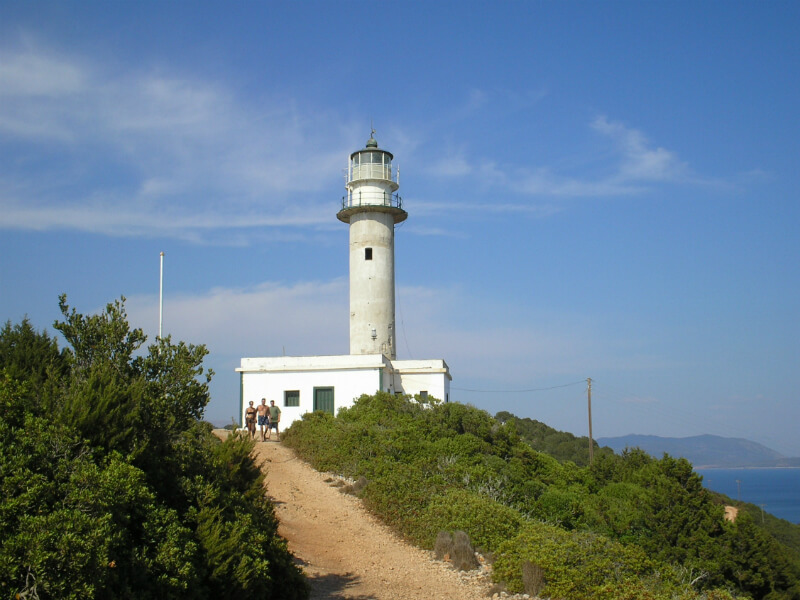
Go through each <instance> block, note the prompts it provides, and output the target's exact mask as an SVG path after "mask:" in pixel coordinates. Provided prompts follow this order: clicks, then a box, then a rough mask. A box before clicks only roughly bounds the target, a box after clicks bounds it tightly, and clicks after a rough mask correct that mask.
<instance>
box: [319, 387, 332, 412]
mask: <svg viewBox="0 0 800 600" xmlns="http://www.w3.org/2000/svg"><path fill="white" fill-rule="evenodd" d="M318 410H321V411H323V412H328V413H331V414H334V412H333V388H332V387H324V388H314V411H315V412H316V411H318Z"/></svg>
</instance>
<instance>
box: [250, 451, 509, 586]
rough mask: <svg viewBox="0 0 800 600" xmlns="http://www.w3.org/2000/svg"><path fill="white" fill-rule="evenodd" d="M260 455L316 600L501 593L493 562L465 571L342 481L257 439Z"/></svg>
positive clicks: (283, 524) (279, 513) (286, 533)
mask: <svg viewBox="0 0 800 600" xmlns="http://www.w3.org/2000/svg"><path fill="white" fill-rule="evenodd" d="M255 454H256V457H257V459H258V460H259V461H261V462H262V463H263V468H264V470H265V472H266V473H267V493H268V494H269V496H270V497H271V498H272V500H273V502H274V504H275V510H276V513H277V516H278V519H279V520H280V529H279V531H280V534H281V535H282V536H283V537H284V538H285V539H286V540H287V541H288V543H289V549H290V550H291V552H292V553H293V554H294V555H295V556H296V557H297V560H298V562H299V563H300V564H301V565H302V567H303V570H304V571H305V573H306V574H307V575H308V578H309V581H310V582H311V587H312V593H311V598H312V600H332V599H336V600H339V599H341V600H345V599H347V600H486V598H490V597H492V596H493V595H495V594H497V588H496V587H493V586H492V583H491V581H490V567H489V566H487V565H483V566H482V567H481V568H480V569H479V570H477V571H471V572H469V573H463V572H459V571H456V570H455V569H453V568H452V567H451V566H450V565H449V563H446V562H442V561H437V560H435V559H434V556H433V553H432V552H428V551H425V550H421V549H419V548H416V547H414V546H412V545H410V544H408V543H406V542H405V541H403V540H402V539H400V538H399V537H398V536H396V535H394V534H393V533H392V532H391V531H390V530H389V529H388V528H387V527H386V526H385V525H383V524H381V523H380V522H378V521H377V519H375V518H374V517H372V516H371V515H370V514H369V513H367V511H366V510H364V509H363V508H362V506H361V501H360V500H359V499H358V498H356V497H354V496H352V495H348V494H344V493H341V492H340V491H339V487H336V484H337V483H338V484H340V483H341V482H337V481H336V480H335V478H332V477H331V476H330V475H326V474H323V473H319V472H317V471H315V470H314V469H312V468H311V467H310V466H308V465H307V464H306V463H304V462H303V461H301V460H299V459H297V458H296V457H295V455H294V453H293V452H292V451H291V450H290V449H289V448H286V447H284V446H283V445H281V444H280V443H278V442H275V441H274V440H273V441H267V442H259V443H258V444H257V445H256V450H255ZM503 596H505V595H504V594H503ZM496 597H500V595H499V594H497V596H496ZM519 597H520V598H522V597H523V596H519Z"/></svg>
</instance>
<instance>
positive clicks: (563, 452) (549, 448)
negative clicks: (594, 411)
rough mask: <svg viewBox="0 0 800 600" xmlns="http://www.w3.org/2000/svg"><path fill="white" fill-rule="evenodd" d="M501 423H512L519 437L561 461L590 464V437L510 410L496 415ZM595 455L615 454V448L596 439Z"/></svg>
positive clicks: (580, 464)
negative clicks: (556, 427) (554, 426)
mask: <svg viewBox="0 0 800 600" xmlns="http://www.w3.org/2000/svg"><path fill="white" fill-rule="evenodd" d="M494 418H495V419H497V421H499V422H500V423H512V424H513V425H514V428H515V429H516V430H517V433H519V437H520V438H521V439H522V440H523V441H525V442H527V443H528V444H529V445H530V447H531V448H533V449H534V450H538V451H539V452H544V453H545V454H549V455H550V456H552V457H553V458H556V459H558V460H559V461H560V462H566V461H572V462H574V463H575V464H576V465H578V466H579V467H585V466H587V465H588V464H589V438H588V437H586V436H583V437H576V436H574V435H573V434H571V433H569V432H567V431H559V430H558V429H553V428H552V427H550V426H549V425H545V424H544V423H542V422H541V421H537V420H536V419H529V418H528V417H525V418H522V419H521V418H519V417H517V416H514V415H512V414H511V413H510V412H506V411H501V412H499V413H497V414H496V415H495V416H494ZM592 447H593V448H594V456H595V457H599V456H600V455H601V454H614V450H613V449H611V448H609V447H607V446H604V447H602V448H601V447H600V445H599V444H598V443H597V441H596V440H593V441H592Z"/></svg>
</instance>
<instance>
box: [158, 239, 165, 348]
mask: <svg viewBox="0 0 800 600" xmlns="http://www.w3.org/2000/svg"><path fill="white" fill-rule="evenodd" d="M163 323H164V253H163V252H162V253H161V275H160V277H159V281H158V339H161V327H162V325H163Z"/></svg>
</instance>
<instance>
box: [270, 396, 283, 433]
mask: <svg viewBox="0 0 800 600" xmlns="http://www.w3.org/2000/svg"><path fill="white" fill-rule="evenodd" d="M280 422H281V409H280V407H278V406H275V400H270V401H269V427H267V439H269V436H270V434H271V433H272V430H273V429H274V430H275V435H276V436H277V437H278V441H280V440H281V432H280V430H279V429H278V423H280Z"/></svg>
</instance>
